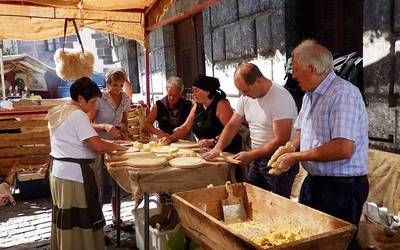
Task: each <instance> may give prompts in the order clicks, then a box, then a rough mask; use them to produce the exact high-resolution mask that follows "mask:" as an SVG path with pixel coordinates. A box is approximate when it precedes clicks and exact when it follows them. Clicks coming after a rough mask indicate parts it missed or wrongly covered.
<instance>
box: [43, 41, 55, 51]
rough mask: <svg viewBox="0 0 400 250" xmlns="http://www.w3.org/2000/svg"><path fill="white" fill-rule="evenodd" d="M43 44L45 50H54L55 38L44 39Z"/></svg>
mask: <svg viewBox="0 0 400 250" xmlns="http://www.w3.org/2000/svg"><path fill="white" fill-rule="evenodd" d="M44 46H45V49H46V51H55V50H56V40H55V39H49V40H45V41H44Z"/></svg>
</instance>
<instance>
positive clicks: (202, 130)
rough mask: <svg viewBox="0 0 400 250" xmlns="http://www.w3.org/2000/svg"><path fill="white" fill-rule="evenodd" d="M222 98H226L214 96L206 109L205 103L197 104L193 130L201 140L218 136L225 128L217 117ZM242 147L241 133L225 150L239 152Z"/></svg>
mask: <svg viewBox="0 0 400 250" xmlns="http://www.w3.org/2000/svg"><path fill="white" fill-rule="evenodd" d="M222 100H224V99H222V98H217V97H216V98H214V100H213V101H212V102H211V104H210V106H208V107H207V109H204V107H203V105H201V104H197V107H196V114H195V118H194V123H193V127H192V131H193V133H194V134H195V135H196V137H197V138H198V139H199V140H200V139H212V138H214V137H217V136H219V135H220V134H221V132H222V130H223V129H224V125H223V124H222V123H221V122H220V121H219V119H218V117H217V105H218V102H219V101H222ZM241 148H242V139H241V137H240V135H238V134H236V135H235V137H234V138H233V140H232V142H231V144H229V145H228V147H226V148H225V150H224V151H226V152H230V153H238V152H240V151H241Z"/></svg>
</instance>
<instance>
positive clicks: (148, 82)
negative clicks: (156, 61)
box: [144, 48, 151, 109]
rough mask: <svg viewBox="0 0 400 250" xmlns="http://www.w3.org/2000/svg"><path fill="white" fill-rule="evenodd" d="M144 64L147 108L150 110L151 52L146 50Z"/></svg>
mask: <svg viewBox="0 0 400 250" xmlns="http://www.w3.org/2000/svg"><path fill="white" fill-rule="evenodd" d="M144 64H145V76H146V104H147V108H149V109H150V106H151V105H150V58H149V50H148V49H147V48H144Z"/></svg>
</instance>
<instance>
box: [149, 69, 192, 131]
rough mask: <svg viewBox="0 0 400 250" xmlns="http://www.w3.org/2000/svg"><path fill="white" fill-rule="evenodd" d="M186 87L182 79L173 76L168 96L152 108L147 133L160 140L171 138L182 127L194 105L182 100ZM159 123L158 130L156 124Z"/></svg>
mask: <svg viewBox="0 0 400 250" xmlns="http://www.w3.org/2000/svg"><path fill="white" fill-rule="evenodd" d="M183 89H184V85H183V81H182V79H181V78H179V77H176V76H172V77H170V78H169V79H168V81H167V95H166V96H165V97H164V98H162V99H161V100H158V101H157V102H156V105H154V106H153V107H152V108H151V111H150V114H149V116H148V117H147V119H146V121H145V123H144V127H145V129H146V130H147V132H149V133H151V134H155V135H156V136H157V137H158V138H163V137H165V136H169V135H171V134H172V133H173V130H174V129H175V128H177V127H179V126H181V125H182V124H183V123H184V122H185V121H186V118H187V117H188V115H189V113H190V110H191V108H192V103H191V102H190V101H188V100H185V99H183V98H182V93H183ZM155 121H157V122H158V128H155V127H154V125H153V124H154V122H155Z"/></svg>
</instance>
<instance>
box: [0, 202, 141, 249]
mask: <svg viewBox="0 0 400 250" xmlns="http://www.w3.org/2000/svg"><path fill="white" fill-rule="evenodd" d="M16 202H17V204H16V205H14V206H13V205H7V206H4V207H0V249H13V250H14V249H18V250H19V249H50V243H49V240H50V223H51V200H50V198H41V199H34V200H20V199H18V197H16ZM132 209H133V202H132V201H130V200H129V199H128V198H126V199H123V201H122V203H121V218H122V220H124V221H127V222H128V223H129V224H131V225H133V227H134V218H133V216H132V212H131V211H132ZM103 212H104V216H105V218H106V222H107V225H106V227H105V232H106V233H107V235H108V236H109V237H110V238H111V240H112V245H109V246H107V249H137V248H136V241H135V232H132V233H125V232H122V233H121V245H120V247H119V248H118V247H116V230H115V229H114V228H112V227H111V224H112V220H111V205H110V204H105V205H104V207H103Z"/></svg>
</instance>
